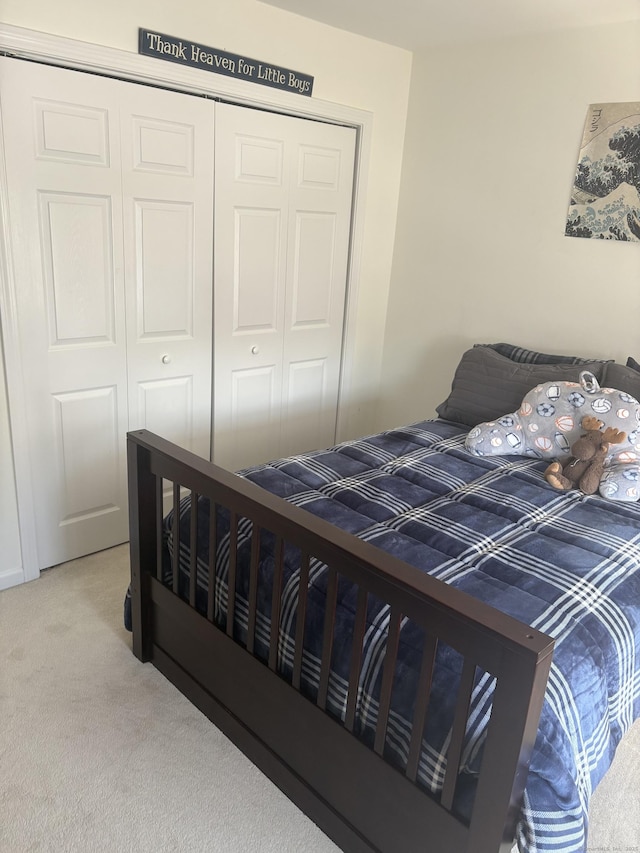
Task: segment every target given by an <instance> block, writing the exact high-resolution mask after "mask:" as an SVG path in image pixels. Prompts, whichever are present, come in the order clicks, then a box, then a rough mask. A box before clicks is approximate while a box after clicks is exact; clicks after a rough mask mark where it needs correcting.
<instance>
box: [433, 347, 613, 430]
mask: <svg viewBox="0 0 640 853" xmlns="http://www.w3.org/2000/svg"><path fill="white" fill-rule="evenodd" d="M604 367H605V364H604V363H603V362H601V361H585V362H582V361H581V363H580V364H564V363H563V364H526V363H525V364H522V363H519V362H516V361H512V360H511V359H509V358H507V357H506V356H504V355H501V354H500V353H499V352H497V351H496V350H495V349H493V348H492V347H491V346H482V345H480V346H478V345H476V346H475V347H473V349H470V350H467V351H466V352H465V353H464V354H463V356H462V358H461V360H460V364H459V365H458V367H457V368H456V372H455V375H454V377H453V382H452V385H451V393H450V394H449V396H448V397H447V399H446V400H445V401H444V402H443V403H440V405H439V406H438V407H437V409H436V411H437V413H438V415H439V416H440V417H441V418H444V419H445V420H449V421H455V422H457V423H461V424H465V425H467V426H470V427H472V426H476V425H477V424H480V423H484V422H485V421H492V420H495V419H496V418H499V417H501V416H502V415H508V414H511V412H515V411H517V410H518V409H519V408H520V404H521V403H522V398H523V397H524V396H525V394H527V393H528V392H529V391H531V389H532V388H535V387H536V385H539V384H540V383H541V382H550V381H552V380H557V381H560V382H562V381H566V382H579V381H580V373H581V372H582V371H583V370H588V371H590V372H591V373H593V374H594V376H595V377H596V379H597V380H598V382H599V383H600V384H602V382H601V379H602V375H603V373H604Z"/></svg>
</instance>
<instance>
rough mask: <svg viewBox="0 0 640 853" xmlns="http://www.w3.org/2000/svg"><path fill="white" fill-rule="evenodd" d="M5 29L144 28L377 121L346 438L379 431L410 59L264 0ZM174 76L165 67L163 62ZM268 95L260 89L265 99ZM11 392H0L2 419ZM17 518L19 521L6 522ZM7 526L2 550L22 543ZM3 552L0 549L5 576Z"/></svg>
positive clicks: (123, 34) (30, 18) (7, 479)
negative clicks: (255, 64) (287, 74)
mask: <svg viewBox="0 0 640 853" xmlns="http://www.w3.org/2000/svg"><path fill="white" fill-rule="evenodd" d="M0 23H4V24H10V25H13V26H18V27H24V28H27V29H32V30H36V31H40V32H46V33H51V34H54V35H59V36H64V37H66V38H72V39H77V40H79V41H82V42H88V43H90V44H96V45H105V46H108V47H113V48H117V49H120V50H125V51H130V52H132V53H136V52H137V36H138V27H145V28H147V29H157V30H158V31H160V32H164V33H166V34H169V35H173V36H177V37H180V38H185V39H192V40H195V41H198V42H200V43H202V44H205V45H208V46H210V47H214V48H219V49H221V50H226V51H229V52H232V53H239V54H242V55H244V56H247V57H249V58H254V59H258V60H260V61H264V62H270V63H273V64H275V65H280V66H285V67H287V68H291V69H294V70H297V71H301V72H304V73H307V74H310V75H312V76H313V77H314V78H315V82H314V90H313V96H314V98H318V99H321V100H323V101H330V102H333V103H338V104H344V105H347V106H350V107H355V108H358V109H361V110H366V111H368V112H370V113H371V114H372V116H373V135H372V140H371V156H370V173H369V176H368V185H367V198H366V214H365V222H364V234H363V241H362V251H361V257H360V271H361V275H360V281H359V289H358V292H357V322H356V330H355V346H354V358H353V369H352V375H351V387H352V389H355V390H356V393H355V394H353V395H352V405H351V406H350V407H349V410H348V411H347V412H346V413H345V420H344V422H343V423H344V428H343V432H344V435H343V437H350V436H355V435H358V434H361V433H364V432H367V431H369V430H371V429H372V426H373V422H374V418H375V407H376V405H377V400H378V393H379V382H380V371H381V363H382V346H381V342H382V339H383V336H384V328H385V320H386V306H387V298H388V290H389V281H390V275H391V264H392V254H393V240H394V234H395V220H396V212H397V203H398V194H399V186H400V173H401V161H402V152H403V144H404V131H405V122H406V114H407V104H408V97H409V83H410V75H411V54H410V53H409V52H407V51H404V50H401V49H399V48H396V47H391V46H389V45H384V44H381V43H379V42H374V41H371V40H369V39H364V38H361V37H358V36H355V35H352V34H350V33H346V32H342V31H340V30H336V29H333V28H331V27H327V26H325V25H323V24H318V23H316V22H313V21H310V20H307V19H305V18H302V17H300V16H297V15H292V14H290V13H288V12H284V11H282V10H280V9H275V8H273V7H271V6H266V5H263V4H262V3H259V2H256V0H187V2H183V3H168V2H159V1H158V0H111V2H109V3H102V4H94V3H87V2H86V0H60V2H57V3H51V2H50V0H29V2H28V3H25V2H24V0H3V2H2V4H1V5H0ZM162 64H163V65H164V66H165V67H166V63H162ZM260 88H261V87H259V86H256V89H257V90H259V89H260ZM3 393H4V388H3V386H2V384H1V383H0V416H1V414H2V405H4V398H3ZM5 432H6V431H2V423H1V418H0V468H1V470H2V494H1V496H0V497H1V498H2V501H3V502H4V503H8V504H10V505H11V507H10V508H12V509H13V510H15V492H14V488H13V482H12V481H11V454H10V446H9V441H8V437H7V436H6V435H5ZM10 517H11V512H9V513H8V514H7V518H10ZM5 523H8V524H12V522H5V515H4V513H3V514H2V516H1V517H0V524H2V525H3V526H2V528H0V536H1V537H2V541H3V545H4V541H5V538H6V540H7V541H9V540H10V541H11V542H16V541H17V539H16V534H15V531H14V529H13V527H11V529H9V528H7V530H5ZM5 553H6V552H5V551H4V549H0V573H1V572H2V571H3V568H4V560H5Z"/></svg>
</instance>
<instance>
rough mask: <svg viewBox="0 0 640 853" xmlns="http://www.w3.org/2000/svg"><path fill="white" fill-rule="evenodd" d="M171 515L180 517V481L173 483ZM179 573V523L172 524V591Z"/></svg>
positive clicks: (174, 588)
mask: <svg viewBox="0 0 640 853" xmlns="http://www.w3.org/2000/svg"><path fill="white" fill-rule="evenodd" d="M173 517H174V518H178V519H179V518H180V483H174V484H173ZM179 574H180V524H179V523H178V524H174V525H173V591H174V592H176V593H177V592H178V577H179Z"/></svg>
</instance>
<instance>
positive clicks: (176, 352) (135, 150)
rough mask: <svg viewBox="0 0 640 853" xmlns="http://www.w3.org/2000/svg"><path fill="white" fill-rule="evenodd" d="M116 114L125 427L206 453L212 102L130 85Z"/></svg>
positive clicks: (208, 438)
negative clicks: (124, 103)
mask: <svg viewBox="0 0 640 853" xmlns="http://www.w3.org/2000/svg"><path fill="white" fill-rule="evenodd" d="M127 95H128V97H127V107H126V111H124V112H123V114H122V116H121V134H122V160H123V171H122V175H123V182H122V186H123V189H122V192H123V200H124V230H125V235H126V239H125V247H124V251H125V291H126V299H127V312H126V314H127V368H128V389H129V428H130V429H141V428H146V429H150V430H152V432H156V433H158V434H159V435H162V436H163V437H164V438H168V439H169V440H170V441H174V442H176V444H179V445H181V446H182V447H185V448H187V449H188V450H192V451H193V452H194V453H198V454H199V455H201V456H204V457H206V458H207V459H208V458H209V454H210V448H211V360H212V353H211V334H212V322H213V319H212V290H213V270H212V263H213V251H212V240H213V104H212V103H211V102H208V101H205V100H203V99H197V98H194V97H189V96H186V95H180V94H177V93H174V92H165V91H161V90H159V89H150V88H147V87H142V86H128V87H127Z"/></svg>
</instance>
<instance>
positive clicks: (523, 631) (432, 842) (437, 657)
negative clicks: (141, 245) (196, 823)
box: [126, 345, 640, 853]
mask: <svg viewBox="0 0 640 853" xmlns="http://www.w3.org/2000/svg"><path fill="white" fill-rule="evenodd" d="M585 363H588V364H589V366H590V369H593V370H594V371H597V372H598V374H599V378H600V379H603V378H604V377H605V375H606V373H605V372H606V371H608V370H610V369H611V364H607V363H602V362H600V363H596V362H591V361H589V360H587V359H579V358H575V357H571V358H570V357H560V356H544V355H543V354H541V353H532V352H530V351H524V350H521V349H520V348H515V347H509V346H508V345H493V346H487V347H474V348H473V349H472V350H470V351H469V353H467V354H465V356H463V359H462V361H461V363H460V365H459V367H458V370H457V371H456V375H455V377H454V381H453V385H452V392H451V394H450V396H449V397H448V399H447V401H445V403H444V404H443V405H442V406H441V407H439V410H438V414H439V417H438V418H436V419H431V420H426V421H422V422H419V423H416V424H412V425H408V426H403V427H399V428H397V429H392V430H388V431H385V432H383V433H380V434H376V435H371V436H367V437H364V438H361V439H358V440H354V441H348V442H343V443H341V444H340V445H337V446H336V447H334V448H330V449H327V450H322V451H316V452H313V453H309V454H303V455H301V456H296V457H290V458H289V459H284V460H276V461H273V462H271V463H268V464H265V465H261V466H256V467H254V468H252V469H248V470H246V471H244V472H242V473H241V475H235V474H231V473H229V472H227V471H224V470H222V469H220V468H218V467H216V466H215V465H213V464H211V463H209V462H207V461H205V460H203V459H201V458H199V457H196V456H194V455H193V454H190V453H188V452H187V451H185V450H183V449H181V448H178V447H176V446H175V445H172V444H171V443H170V442H168V441H166V440H164V439H162V438H160V437H158V436H154V435H153V434H152V433H149V432H147V431H145V430H140V431H135V432H132V433H130V434H129V436H128V454H129V499H130V522H131V586H130V590H129V594H128V598H127V602H126V612H127V613H128V616H127V619H128V621H130V624H131V626H132V628H133V651H134V653H135V654H136V656H137V657H138V658H140V659H141V660H143V661H148V660H150V661H152V662H153V663H154V665H155V666H156V667H158V669H160V671H161V672H163V673H164V674H165V675H166V677H167V678H169V679H170V680H171V681H172V682H173V683H174V684H175V685H176V686H177V687H178V688H179V689H180V690H182V692H183V693H185V695H187V696H188V697H189V699H190V700H191V701H192V702H194V704H196V705H197V706H198V707H199V708H200V709H201V710H202V711H203V712H204V713H205V714H207V715H208V716H209V718H210V719H211V720H212V721H213V722H214V723H215V724H216V725H217V726H219V727H220V728H221V729H222V730H223V731H224V732H225V733H226V734H227V735H228V736H229V737H230V738H231V739H232V740H233V741H234V742H235V743H236V744H237V745H238V746H239V747H240V748H241V749H242V750H243V751H244V752H245V753H246V754H247V755H248V757H249V758H251V760H252V761H254V762H255V763H256V764H257V765H258V766H259V767H260V768H261V769H262V770H263V771H264V772H265V773H266V775H267V776H269V777H270V778H271V779H272V780H273V781H274V782H275V783H276V784H277V785H278V786H279V787H280V788H281V789H282V790H283V791H284V792H285V793H286V794H287V796H289V797H290V798H291V799H292V800H293V801H294V802H295V803H297V804H298V806H299V807H300V808H301V809H302V810H303V811H304V812H305V813H306V814H308V815H309V817H311V818H312V819H313V820H314V821H315V822H316V823H317V824H318V825H319V826H320V827H321V828H322V829H323V830H324V831H325V832H326V833H327V834H328V835H329V836H330V837H331V838H333V839H334V841H335V842H336V843H337V844H338V846H340V847H341V848H342V849H343V850H345V851H358V853H359V851H389V853H397V851H400V850H401V851H403V853H405V851H406V852H407V853H410V851H418V850H420V851H433V853H461V851H469V852H470V853H484V851H486V853H489V851H491V853H496V851H501V853H504V852H505V851H509V850H511V848H512V846H513V844H514V842H515V843H516V844H517V846H518V849H519V850H521V851H523V853H534V851H536V853H539V852H540V851H551V850H553V851H559V850H561V851H563V853H569V851H576V853H578V851H584V850H586V838H587V831H588V806H589V797H590V794H591V792H592V791H593V789H594V788H595V786H596V785H597V783H598V781H599V780H600V779H601V778H602V776H603V775H604V773H605V772H606V769H607V767H608V766H609V764H610V762H611V760H612V758H613V755H614V753H615V749H616V746H617V744H618V743H619V741H620V739H621V738H622V736H623V734H624V732H625V731H626V730H627V729H628V728H629V726H630V725H631V723H632V721H633V720H634V719H635V718H636V717H637V716H638V715H639V714H640V504H638V503H617V502H613V501H606V500H604V499H602V498H600V497H586V496H584V495H582V494H581V493H579V492H578V491H571V492H557V491H555V490H553V489H552V488H551V487H550V486H549V485H548V484H547V483H546V481H545V479H544V468H545V467H546V463H545V462H543V461H542V460H539V459H535V458H525V457H516V456H503V457H491V458H482V457H474V456H471V455H470V454H469V453H468V451H467V450H466V448H465V438H466V435H467V433H468V432H469V427H470V425H471V424H473V423H474V422H475V423H478V422H480V421H482V420H487V419H489V418H486V417H483V415H486V414H487V413H488V414H489V415H490V416H495V415H496V414H501V413H503V412H507V411H512V410H513V407H512V408H509V405H510V400H511V399H512V398H514V399H515V398H517V399H518V400H519V399H521V398H522V393H521V392H522V390H523V389H525V390H527V386H528V387H531V386H532V385H534V384H535V383H536V382H537V381H540V380H541V377H548V376H549V375H551V376H553V377H556V376H559V375H565V373H566V374H567V375H572V372H573V373H575V370H576V368H577V366H578V365H580V366H582V365H583V364H585ZM616 370H617V371H618V372H617V373H616V372H615V371H616ZM500 371H503V373H501V372H500ZM504 371H506V373H504ZM614 373H615V378H616V380H617V384H616V386H615V387H620V386H621V385H622V383H623V382H628V383H630V387H631V390H629V393H633V391H635V390H636V388H635V385H634V384H633V383H634V382H636V381H637V382H638V384H639V385H640V373H637V371H635V369H634V367H633V366H621V365H616V367H615V368H614V369H613V373H612V375H613V374H614ZM636 373H637V376H636ZM505 377H506V378H505ZM532 380H533V381H532ZM479 381H480V382H484V383H485V387H487V385H486V383H487V382H488V383H489V384H490V387H492V388H494V389H495V393H494V394H493V396H492V398H491V399H488V398H487V394H486V393H485V394H483V395H478V394H477V387H478V382H479ZM529 383H530V384H529ZM489 396H491V395H489ZM167 492H169V493H170V494H171V495H172V498H171V502H172V509H171V511H170V512H169V513H168V514H166V513H165V511H164V501H165V496H166V494H167ZM177 519H179V523H176V520H177ZM192 543H196V547H195V548H194V547H192ZM212 772H214V771H212Z"/></svg>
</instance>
